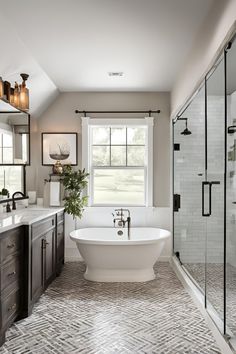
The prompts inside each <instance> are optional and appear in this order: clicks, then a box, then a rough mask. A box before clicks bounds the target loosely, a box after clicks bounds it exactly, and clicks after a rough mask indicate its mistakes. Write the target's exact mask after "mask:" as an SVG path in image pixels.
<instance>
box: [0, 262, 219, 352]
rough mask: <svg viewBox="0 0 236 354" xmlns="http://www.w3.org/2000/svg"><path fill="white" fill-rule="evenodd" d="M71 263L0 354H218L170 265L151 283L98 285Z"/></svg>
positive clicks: (158, 268) (161, 268) (162, 265)
mask: <svg viewBox="0 0 236 354" xmlns="http://www.w3.org/2000/svg"><path fill="white" fill-rule="evenodd" d="M84 270H85V265H84V264H83V263H81V262H78V263H67V264H65V267H64V270H63V272H62V274H61V276H60V277H58V278H57V279H56V280H55V281H54V282H53V284H52V285H51V286H50V287H49V288H48V289H47V291H46V292H45V294H44V295H43V296H42V297H41V298H40V300H39V302H38V303H37V304H36V306H35V307H34V310H33V314H32V315H31V316H30V317H28V318H26V319H24V320H21V321H19V322H17V323H15V324H14V325H13V326H12V327H11V328H10V329H9V330H8V332H7V340H6V343H5V344H4V346H3V347H2V348H1V349H0V354H5V353H12V354H14V353H15V354H24V353H25V354H26V353H30V354H41V353H42V354H46V353H55V354H57V353H58V354H62V353H66V354H69V353H82V354H113V353H114V354H115V353H122V354H125V353H134V354H139V353H153V354H194V353H196V354H210V353H211V354H216V353H220V350H219V349H218V347H217V345H216V343H215V340H214V338H213V336H212V334H211V332H210V330H209V329H208V327H207V325H206V323H205V320H204V318H203V317H202V315H201V313H200V311H199V310H198V309H197V307H196V306H195V304H194V303H193V301H192V299H191V297H190V296H189V295H188V293H187V292H186V291H185V289H184V288H183V286H182V284H181V283H180V281H179V280H178V278H177V277H176V275H175V273H174V271H173V270H172V269H171V267H170V265H169V264H168V263H158V264H157V266H156V272H157V278H156V279H155V280H153V281H150V282H147V283H94V282H89V281H86V280H84V279H83V272H84Z"/></svg>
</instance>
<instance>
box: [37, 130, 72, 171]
mask: <svg viewBox="0 0 236 354" xmlns="http://www.w3.org/2000/svg"><path fill="white" fill-rule="evenodd" d="M41 152H42V166H53V165H55V163H56V162H57V161H60V163H61V164H62V165H71V166H76V165H78V133H74V132H68V133H67V132H66V133H65V132H43V133H41Z"/></svg>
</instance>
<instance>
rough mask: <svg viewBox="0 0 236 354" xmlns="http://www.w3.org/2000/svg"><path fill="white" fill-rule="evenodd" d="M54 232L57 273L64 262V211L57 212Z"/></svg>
mask: <svg viewBox="0 0 236 354" xmlns="http://www.w3.org/2000/svg"><path fill="white" fill-rule="evenodd" d="M56 232H57V234H56V274H57V275H59V274H60V272H61V270H62V267H63V264H64V253H65V236H64V235H65V232H64V211H63V212H61V213H58V214H57V231H56Z"/></svg>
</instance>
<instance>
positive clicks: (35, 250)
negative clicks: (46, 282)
mask: <svg viewBox="0 0 236 354" xmlns="http://www.w3.org/2000/svg"><path fill="white" fill-rule="evenodd" d="M43 244H44V236H41V237H38V238H36V239H35V240H33V242H32V248H31V252H32V256H31V257H32V258H31V259H32V263H31V299H32V300H33V301H34V300H36V299H37V298H38V297H39V296H40V295H41V293H42V292H43V251H44V249H43Z"/></svg>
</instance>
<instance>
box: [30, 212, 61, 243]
mask: <svg viewBox="0 0 236 354" xmlns="http://www.w3.org/2000/svg"><path fill="white" fill-rule="evenodd" d="M54 226H55V215H53V216H51V217H50V218H47V219H44V220H41V221H39V222H36V223H35V224H33V225H32V240H33V239H35V238H36V237H37V236H39V235H43V234H44V233H46V232H47V231H48V230H50V229H51V228H52V227H54Z"/></svg>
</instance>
